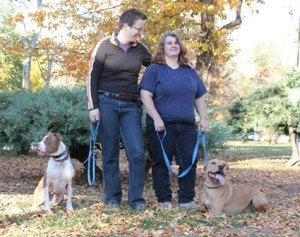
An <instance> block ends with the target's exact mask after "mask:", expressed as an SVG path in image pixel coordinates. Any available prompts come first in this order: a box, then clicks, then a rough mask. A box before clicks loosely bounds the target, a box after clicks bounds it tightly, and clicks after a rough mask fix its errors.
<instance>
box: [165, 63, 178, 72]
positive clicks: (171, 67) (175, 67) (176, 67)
mask: <svg viewBox="0 0 300 237" xmlns="http://www.w3.org/2000/svg"><path fill="white" fill-rule="evenodd" d="M166 65H167V66H168V67H169V68H170V69H172V70H176V69H178V68H179V67H180V65H179V64H177V65H176V66H173V65H172V66H171V65H169V64H167V63H166Z"/></svg>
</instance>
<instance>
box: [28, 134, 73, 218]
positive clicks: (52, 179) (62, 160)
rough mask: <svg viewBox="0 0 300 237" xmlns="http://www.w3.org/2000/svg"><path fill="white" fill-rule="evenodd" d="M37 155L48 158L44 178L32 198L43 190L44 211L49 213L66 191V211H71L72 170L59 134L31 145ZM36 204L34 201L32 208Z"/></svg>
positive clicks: (48, 136) (48, 135) (51, 135)
mask: <svg viewBox="0 0 300 237" xmlns="http://www.w3.org/2000/svg"><path fill="white" fill-rule="evenodd" d="M32 148H33V149H36V150H37V152H38V155H43V156H50V159H49V161H48V164H47V168H46V172H45V174H44V177H43V178H42V180H41V181H40V183H39V185H38V186H37V188H36V190H35V192H34V197H35V200H36V196H38V193H39V192H40V191H41V189H43V192H42V193H43V195H42V196H43V198H42V199H43V200H41V201H42V202H43V203H44V206H45V211H46V212H51V204H58V203H60V202H61V201H62V200H63V198H64V195H65V192H66V191H67V206H66V208H67V211H72V210H73V205H72V178H73V176H74V168H73V165H72V162H71V159H70V156H69V154H68V152H67V150H66V146H65V144H64V143H63V142H62V137H61V135H60V134H59V133H48V134H47V135H46V136H45V137H44V138H43V140H42V141H40V142H38V143H32ZM38 204H41V202H40V203H38V202H37V201H35V203H34V206H37V205H38Z"/></svg>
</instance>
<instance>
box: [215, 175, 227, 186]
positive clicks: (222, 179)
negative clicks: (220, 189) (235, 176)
mask: <svg viewBox="0 0 300 237" xmlns="http://www.w3.org/2000/svg"><path fill="white" fill-rule="evenodd" d="M215 177H216V179H217V180H219V182H220V184H221V185H222V186H223V185H224V183H225V179H224V177H223V176H222V175H220V174H216V175H215Z"/></svg>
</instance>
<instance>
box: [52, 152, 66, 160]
mask: <svg viewBox="0 0 300 237" xmlns="http://www.w3.org/2000/svg"><path fill="white" fill-rule="evenodd" d="M64 155H66V156H65V157H64V158H63V159H59V158H61V157H62V156H64ZM52 158H53V160H55V161H57V162H64V161H65V160H67V159H68V158H69V155H68V153H67V150H64V151H63V152H62V153H60V154H59V155H57V156H52Z"/></svg>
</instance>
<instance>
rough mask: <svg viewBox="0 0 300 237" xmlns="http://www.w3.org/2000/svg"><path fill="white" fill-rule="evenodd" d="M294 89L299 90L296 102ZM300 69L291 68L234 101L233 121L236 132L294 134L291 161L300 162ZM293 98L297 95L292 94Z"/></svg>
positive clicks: (292, 136)
mask: <svg viewBox="0 0 300 237" xmlns="http://www.w3.org/2000/svg"><path fill="white" fill-rule="evenodd" d="M291 91H296V93H295V94H294V95H296V96H297V97H296V100H294V101H292V99H293V98H291ZM299 92H300V72H299V71H291V72H289V73H288V74H287V75H286V76H285V77H283V78H281V80H277V81H275V82H271V83H270V84H269V85H267V86H265V87H263V88H260V89H257V90H256V91H254V92H253V93H252V94H251V95H249V96H247V97H244V98H242V99H240V100H238V101H236V102H235V103H233V104H232V106H231V108H230V110H229V113H230V118H229V120H230V124H231V125H235V130H236V131H247V130H250V129H253V130H255V131H258V132H259V131H266V130H269V131H273V132H274V133H276V134H284V133H287V134H289V136H290V142H291V147H292V151H293V153H292V157H291V159H290V161H289V164H291V165H293V164H296V163H297V162H300V145H299V141H298V140H297V135H298V136H299V134H300V93H299ZM292 97H293V95H292Z"/></svg>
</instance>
